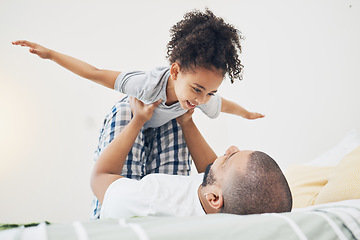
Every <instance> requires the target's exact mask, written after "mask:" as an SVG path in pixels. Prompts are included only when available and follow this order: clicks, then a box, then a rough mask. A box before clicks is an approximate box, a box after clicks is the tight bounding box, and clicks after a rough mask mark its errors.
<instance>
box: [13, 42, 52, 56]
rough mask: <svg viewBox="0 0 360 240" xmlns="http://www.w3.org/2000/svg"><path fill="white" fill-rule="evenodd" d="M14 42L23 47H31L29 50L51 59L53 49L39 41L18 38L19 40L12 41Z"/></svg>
mask: <svg viewBox="0 0 360 240" xmlns="http://www.w3.org/2000/svg"><path fill="white" fill-rule="evenodd" d="M12 44H13V45H20V46H23V47H29V51H30V52H31V53H33V54H36V55H38V56H39V57H41V58H43V59H50V52H51V50H50V49H48V48H46V47H43V46H41V45H39V44H37V43H33V42H29V41H26V40H18V41H15V42H12Z"/></svg>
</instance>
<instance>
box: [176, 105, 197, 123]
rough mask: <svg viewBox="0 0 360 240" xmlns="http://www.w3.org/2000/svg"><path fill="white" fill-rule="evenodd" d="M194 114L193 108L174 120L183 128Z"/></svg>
mask: <svg viewBox="0 0 360 240" xmlns="http://www.w3.org/2000/svg"><path fill="white" fill-rule="evenodd" d="M193 113H194V108H192V109H189V110H188V111H187V112H186V113H184V114H183V115H181V116H179V117H177V118H176V121H177V122H178V123H179V124H180V126H183V125H184V124H186V123H187V122H189V121H192V115H193Z"/></svg>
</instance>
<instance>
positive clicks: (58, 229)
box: [0, 200, 360, 240]
mask: <svg viewBox="0 0 360 240" xmlns="http://www.w3.org/2000/svg"><path fill="white" fill-rule="evenodd" d="M0 239H1V240H2V239H6V240H7V239H11V240H12V239H24V240H26V239H38V240H42V239H44V240H45V239H49V240H57V239H62V240H63V239H82V240H85V239H99V240H100V239H101V240H104V239H105V240H106V239H126V240H132V239H140V240H149V239H157V240H161V239H166V240H171V239H175V240H178V239H200V240H201V239H204V240H205V239H206V240H211V239H214V240H215V239H216V240H218V239H221V240H227V239H253V240H257V239H267V240H268V239H273V240H276V239H289V240H291V239H317V240H322V239H324V240H325V239H326V240H329V239H344V240H345V239H346V240H348V239H360V200H347V201H342V202H336V203H330V204H323V205H318V206H313V207H308V208H303V209H297V210H296V211H293V212H290V213H280V214H254V215H247V216H239V215H231V214H209V215H205V216H198V217H156V216H151V217H138V218H132V219H129V220H126V221H125V220H124V219H106V220H96V221H88V222H69V223H62V224H50V225H48V224H45V223H42V224H40V225H38V226H36V227H29V228H24V227H19V228H14V229H8V230H4V231H0Z"/></svg>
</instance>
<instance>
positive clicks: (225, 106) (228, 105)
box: [221, 98, 265, 119]
mask: <svg viewBox="0 0 360 240" xmlns="http://www.w3.org/2000/svg"><path fill="white" fill-rule="evenodd" d="M221 112H224V113H229V114H234V115H237V116H241V117H243V118H246V119H257V118H263V117H265V115H263V114H260V113H257V112H249V111H248V110H246V109H245V108H243V107H242V106H240V105H239V104H237V103H235V102H232V101H229V100H226V99H224V98H221Z"/></svg>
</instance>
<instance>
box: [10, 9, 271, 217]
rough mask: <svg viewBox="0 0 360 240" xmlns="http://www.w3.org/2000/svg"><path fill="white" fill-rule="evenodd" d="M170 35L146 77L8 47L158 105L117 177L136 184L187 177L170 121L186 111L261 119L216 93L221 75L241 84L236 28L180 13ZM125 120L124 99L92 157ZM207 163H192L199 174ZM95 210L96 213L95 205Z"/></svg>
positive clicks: (181, 145) (37, 49) (184, 154)
mask: <svg viewBox="0 0 360 240" xmlns="http://www.w3.org/2000/svg"><path fill="white" fill-rule="evenodd" d="M170 32H171V40H170V42H169V43H168V45H167V58H168V59H169V63H170V64H169V66H166V67H159V68H155V69H153V70H152V71H149V72H143V71H132V72H118V71H110V70H100V69H97V68H95V67H93V66H91V65H89V64H87V63H85V62H83V61H80V60H78V59H75V58H73V57H70V56H67V55H64V54H61V53H59V52H56V51H54V50H50V49H48V48H45V47H43V46H41V45H39V44H36V43H33V42H29V41H24V40H20V41H15V42H13V44H14V45H21V46H26V47H29V48H30V52H31V53H33V54H36V55H38V56H39V57H41V58H43V59H51V60H53V61H54V62H56V63H58V64H59V65H61V66H62V67H64V68H66V69H68V70H70V71H72V72H74V73H75V74H77V75H79V76H81V77H84V78H86V79H89V80H92V81H94V82H96V83H99V84H101V85H104V86H106V87H109V88H113V89H115V90H118V91H120V92H122V93H124V94H126V95H127V96H132V97H135V98H137V99H138V100H140V101H142V102H144V103H145V104H150V103H154V102H156V101H158V100H159V99H161V100H162V102H161V104H160V105H159V106H158V107H157V108H156V109H155V111H154V114H153V116H152V118H151V119H150V120H149V121H148V122H147V123H146V124H145V125H144V127H143V130H142V131H141V132H140V133H139V135H138V138H137V140H136V141H135V144H134V145H133V148H132V150H131V151H130V153H129V155H128V159H127V161H126V162H125V165H124V169H123V172H122V175H124V176H126V177H128V178H135V179H141V178H142V177H143V176H144V175H146V174H149V173H166V174H182V175H188V174H189V171H190V165H191V159H190V155H189V152H188V149H187V147H186V143H185V140H184V138H183V135H182V131H181V129H180V126H179V125H177V123H176V120H175V119H176V118H177V117H178V116H181V115H183V114H184V113H186V112H187V111H188V110H190V109H194V108H195V107H197V108H200V109H201V110H202V111H203V112H204V113H205V114H206V115H207V116H209V117H210V118H215V117H217V116H218V115H219V113H220V112H225V113H230V114H235V115H238V116H241V117H244V118H247V119H257V118H262V117H264V115H262V114H259V113H255V112H249V111H247V110H246V109H244V108H243V107H241V106H240V105H238V104H236V103H235V102H232V101H228V100H226V99H224V98H221V97H220V96H219V95H218V94H216V93H217V90H218V88H219V86H220V84H221V83H222V81H223V79H224V76H225V74H227V75H228V77H229V78H230V80H231V82H232V83H233V81H234V79H241V73H242V68H243V66H242V64H241V61H240V60H239V56H238V53H240V52H241V46H240V38H241V36H240V35H239V31H238V30H237V29H236V28H234V27H233V26H232V25H230V24H228V23H225V22H224V20H223V19H221V18H219V17H216V16H215V15H214V14H213V13H212V12H211V11H210V10H208V9H207V10H206V11H205V12H200V11H192V12H189V13H187V14H185V15H184V19H183V20H181V21H179V22H178V23H176V24H175V25H174V26H173V27H172V28H171V30H170ZM130 120H131V109H130V106H129V104H128V99H127V97H125V98H124V99H122V100H120V101H119V102H118V103H117V104H116V105H115V106H114V107H113V109H112V111H111V113H110V114H109V115H108V116H107V117H106V119H105V122H104V127H103V129H102V131H101V136H100V140H99V147H98V149H97V156H96V158H97V157H98V156H99V154H100V153H101V151H102V149H104V148H105V147H106V146H107V145H108V144H109V143H110V142H111V141H112V139H113V138H114V136H115V135H117V134H118V133H119V132H120V131H121V130H122V129H123V128H124V127H125V126H126V125H127V123H128V122H129V121H130ZM209 163H210V162H201V163H199V162H195V164H196V166H197V169H200V171H201V170H205V167H206V166H207V165H208V164H209ZM96 206H97V208H96V209H97V210H98V204H96ZM96 209H95V212H94V214H95V215H96V214H97V212H98V211H97V210H96Z"/></svg>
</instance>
